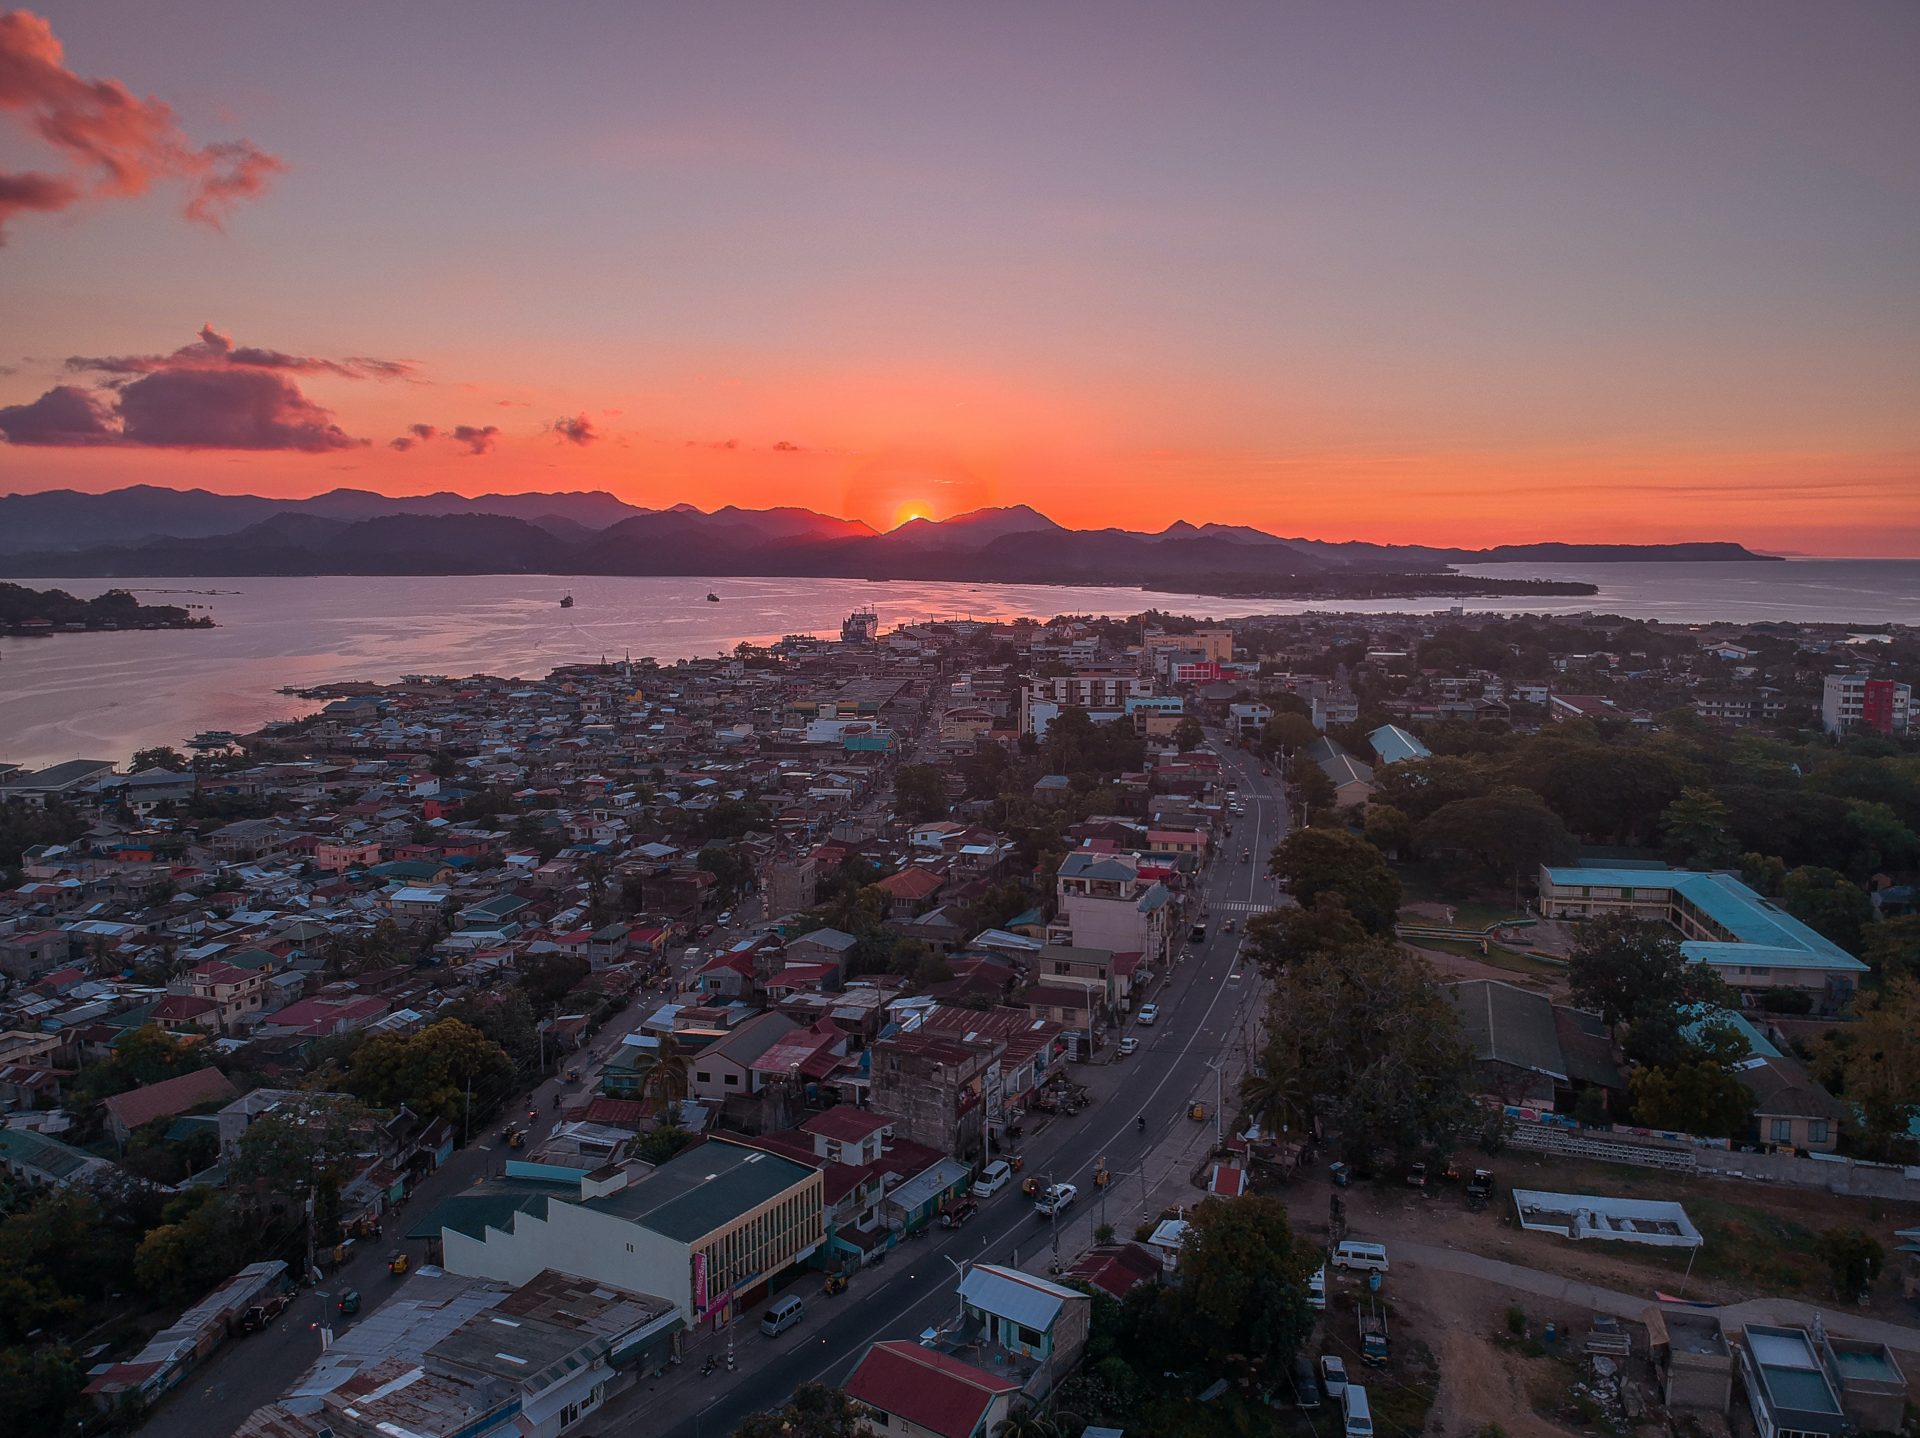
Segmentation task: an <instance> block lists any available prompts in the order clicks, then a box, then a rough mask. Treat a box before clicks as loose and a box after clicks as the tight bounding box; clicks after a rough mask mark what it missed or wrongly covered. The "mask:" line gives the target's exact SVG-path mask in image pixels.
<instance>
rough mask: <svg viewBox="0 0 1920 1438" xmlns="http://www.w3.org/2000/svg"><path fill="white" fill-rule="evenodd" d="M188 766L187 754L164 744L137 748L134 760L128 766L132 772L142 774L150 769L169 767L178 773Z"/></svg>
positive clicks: (168, 768)
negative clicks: (148, 747) (150, 747)
mask: <svg viewBox="0 0 1920 1438" xmlns="http://www.w3.org/2000/svg"><path fill="white" fill-rule="evenodd" d="M186 767H187V756H186V755H184V754H182V753H181V752H180V751H179V750H178V749H169V748H168V747H166V746H165V745H164V744H163V745H160V746H158V747H156V748H152V749H136V750H134V752H133V762H132V763H130V764H129V765H128V766H127V769H128V771H129V772H130V773H134V774H140V773H144V772H145V771H146V770H148V769H167V770H171V771H172V772H174V773H176V774H178V773H181V772H183V771H184V770H185V769H186Z"/></svg>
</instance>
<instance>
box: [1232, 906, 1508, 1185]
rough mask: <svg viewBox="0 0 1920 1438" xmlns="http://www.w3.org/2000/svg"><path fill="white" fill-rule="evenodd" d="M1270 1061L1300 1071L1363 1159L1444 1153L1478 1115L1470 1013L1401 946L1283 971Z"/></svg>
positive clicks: (1319, 1107) (1279, 1068)
mask: <svg viewBox="0 0 1920 1438" xmlns="http://www.w3.org/2000/svg"><path fill="white" fill-rule="evenodd" d="M1261 1064H1262V1067H1263V1068H1264V1069H1266V1070H1267V1071H1268V1072H1273V1073H1280V1072H1288V1071H1293V1072H1297V1074H1298V1089H1299V1092H1300V1093H1301V1094H1302V1095H1305V1096H1307V1101H1308V1102H1310V1103H1311V1104H1312V1105H1313V1107H1314V1109H1315V1111H1316V1112H1317V1113H1318V1115H1319V1117H1320V1118H1321V1119H1322V1121H1323V1123H1324V1124H1325V1126H1326V1127H1328V1128H1329V1129H1331V1130H1333V1131H1335V1132H1337V1133H1338V1134H1339V1136H1340V1143H1341V1146H1342V1147H1343V1148H1344V1149H1345V1151H1346V1152H1347V1153H1348V1154H1349V1155H1350V1156H1351V1157H1353V1158H1354V1159H1355V1160H1357V1161H1365V1160H1368V1159H1370V1158H1371V1157H1372V1156H1373V1155H1374V1154H1376V1153H1379V1152H1381V1151H1391V1152H1393V1153H1395V1154H1398V1155H1401V1156H1408V1155H1411V1154H1414V1153H1417V1152H1419V1151H1421V1150H1422V1149H1425V1148H1429V1147H1434V1148H1439V1149H1442V1150H1444V1149H1446V1148H1448V1147H1450V1146H1451V1143H1452V1141H1453V1136H1454V1134H1455V1133H1456V1131H1457V1130H1458V1129H1459V1128H1460V1127H1461V1126H1462V1125H1464V1124H1465V1123H1467V1122H1468V1121H1469V1119H1470V1118H1471V1117H1472V1116H1473V1115H1474V1114H1475V1112H1476V1107H1475V1104H1474V1101H1473V1098H1472V1085H1471V1077H1472V1052H1471V1050H1469V1048H1468V1047H1467V1044H1466V1040H1465V1038H1464V1036H1463V1035H1462V1033H1461V1029H1460V1019H1459V1015H1458V1014H1457V1013H1456V1012H1455V1011H1454V1007H1453V1005H1452V1003H1451V1002H1450V1001H1449V1000H1448V999H1447V997H1446V995H1445V994H1444V993H1443V992H1442V991H1441V989H1440V987H1439V985H1438V982H1437V980H1436V979H1435V976H1434V973H1433V971H1432V969H1431V968H1430V967H1429V966H1428V965H1427V963H1426V962H1425V961H1424V960H1422V959H1420V958H1418V957H1416V956H1415V955H1413V954H1411V953H1409V952H1408V951H1407V950H1405V949H1403V948H1401V947H1400V946H1399V945H1398V944H1396V943H1394V942H1393V941H1392V940H1390V939H1369V940H1367V941H1365V942H1363V943H1360V944H1356V945H1351V946H1348V947H1346V948H1345V949H1343V950H1341V951H1340V952H1338V953H1336V954H1318V955H1314V956H1312V957H1309V958H1307V959H1304V960H1302V961H1299V962H1295V963H1292V964H1290V965H1288V966H1287V967H1286V968H1284V969H1283V970H1281V971H1280V972H1279V973H1278V974H1277V975H1276V976H1275V978H1274V981H1273V989H1272V992H1271V994H1270V996H1269V998H1268V1002H1267V1044H1266V1048H1265V1049H1264V1050H1263V1051H1262V1055H1261Z"/></svg>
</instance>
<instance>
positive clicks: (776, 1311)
mask: <svg viewBox="0 0 1920 1438" xmlns="http://www.w3.org/2000/svg"><path fill="white" fill-rule="evenodd" d="M806 1312H807V1305H806V1304H804V1303H802V1302H801V1301H800V1299H799V1298H798V1297H797V1296H796V1295H794V1294H791V1293H789V1294H788V1295H787V1296H786V1297H785V1298H776V1299H774V1300H773V1302H772V1303H770V1304H769V1305H767V1316H766V1317H765V1318H762V1319H761V1320H760V1331H761V1332H762V1333H764V1334H766V1335H767V1337H769V1338H778V1337H779V1336H780V1335H781V1334H783V1333H785V1332H786V1331H787V1330H788V1329H789V1328H791V1327H793V1325H794V1324H796V1323H798V1322H799V1321H800V1320H801V1319H802V1318H803V1317H805V1316H806ZM1368 1431H1369V1432H1371V1431H1372V1430H1371V1429H1369V1430H1368Z"/></svg>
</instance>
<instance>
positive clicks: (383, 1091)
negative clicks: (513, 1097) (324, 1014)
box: [347, 1019, 513, 1124]
mask: <svg viewBox="0 0 1920 1438" xmlns="http://www.w3.org/2000/svg"><path fill="white" fill-rule="evenodd" d="M512 1080H513V1060H512V1059H510V1058H508V1057H507V1054H506V1050H504V1049H502V1048H501V1047H500V1045H499V1044H497V1043H495V1042H493V1040H491V1039H489V1038H488V1037H487V1036H486V1035H485V1034H482V1033H481V1032H480V1031H479V1030H477V1029H474V1028H471V1027H469V1026H468V1025H466V1024H463V1023H461V1022H460V1021H459V1020H458V1019H442V1020H440V1021H439V1022H438V1023H435V1024H430V1025H428V1026H427V1027H426V1028H424V1029H421V1030H419V1032H417V1033H411V1034H397V1033H392V1034H376V1035H375V1036H374V1037H372V1038H370V1039H368V1040H367V1041H366V1042H365V1043H363V1044H362V1045H360V1047H359V1049H358V1050H357V1051H356V1052H355V1054H354V1056H353V1066H352V1067H351V1068H350V1069H349V1070H348V1072H347V1089H348V1091H349V1092H350V1093H354V1094H357V1095H358V1096H359V1097H361V1098H362V1099H364V1100H366V1101H367V1102H368V1103H371V1104H377V1105H379V1106H380V1107H382V1108H398V1107H400V1106H401V1105H402V1104H405V1105H406V1106H407V1107H408V1108H410V1109H412V1110H413V1111H414V1112H415V1113H417V1114H419V1115H420V1116H421V1117H422V1118H444V1119H446V1120H447V1121H448V1122H449V1123H456V1124H457V1123H461V1122H462V1121H463V1118H464V1117H465V1115H466V1113H467V1106H468V1095H469V1093H471V1094H472V1095H473V1098H474V1106H475V1107H478V1106H479V1105H480V1104H482V1103H491V1102H492V1101H493V1100H496V1099H498V1098H499V1097H500V1096H502V1095H503V1094H505V1093H506V1091H507V1089H508V1087H509V1086H510V1085H511V1083H512Z"/></svg>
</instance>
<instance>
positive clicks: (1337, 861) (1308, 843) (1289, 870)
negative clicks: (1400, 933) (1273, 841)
mask: <svg viewBox="0 0 1920 1438" xmlns="http://www.w3.org/2000/svg"><path fill="white" fill-rule="evenodd" d="M1270 867H1271V868H1272V871H1273V873H1274V874H1275V876H1276V877H1278V878H1279V879H1280V880H1281V882H1283V883H1284V884H1285V885H1286V886H1287V888H1288V890H1289V891H1290V892H1291V893H1292V894H1293V897H1294V898H1295V900H1297V901H1298V902H1299V903H1302V904H1312V903H1313V902H1314V901H1315V900H1316V899H1318V898H1319V897H1320V896H1321V895H1322V894H1331V895H1333V896H1334V897H1336V898H1338V899H1339V900H1340V901H1341V902H1342V903H1344V904H1345V905H1346V906H1347V912H1348V913H1350V914H1352V915H1353V917H1354V918H1355V919H1356V920H1358V921H1359V923H1360V924H1361V925H1362V927H1364V928H1366V929H1368V930H1370V931H1371V932H1373V933H1381V934H1383V933H1387V932H1390V931H1391V930H1392V928H1393V925H1394V921H1395V920H1396V919H1397V918H1398V917H1399V914H1400V880H1399V878H1398V876H1396V875H1395V874H1394V872H1393V870H1392V869H1390V868H1389V867H1388V866H1387V861H1386V860H1385V859H1384V858H1382V857H1381V854H1380V851H1379V850H1378V849H1376V848H1374V847H1373V845H1371V844H1369V843H1368V842H1367V841H1366V840H1365V839H1362V838H1361V837H1359V835H1357V834H1350V833H1348V832H1347V831H1346V830H1344V829H1334V828H1314V829H1296V830H1295V831H1294V832H1293V833H1291V834H1289V835H1287V837H1286V839H1285V840H1283V841H1282V842H1281V844H1280V846H1279V847H1278V848H1277V849H1275V850H1274V851H1273V857H1272V860H1271V864H1270Z"/></svg>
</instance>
